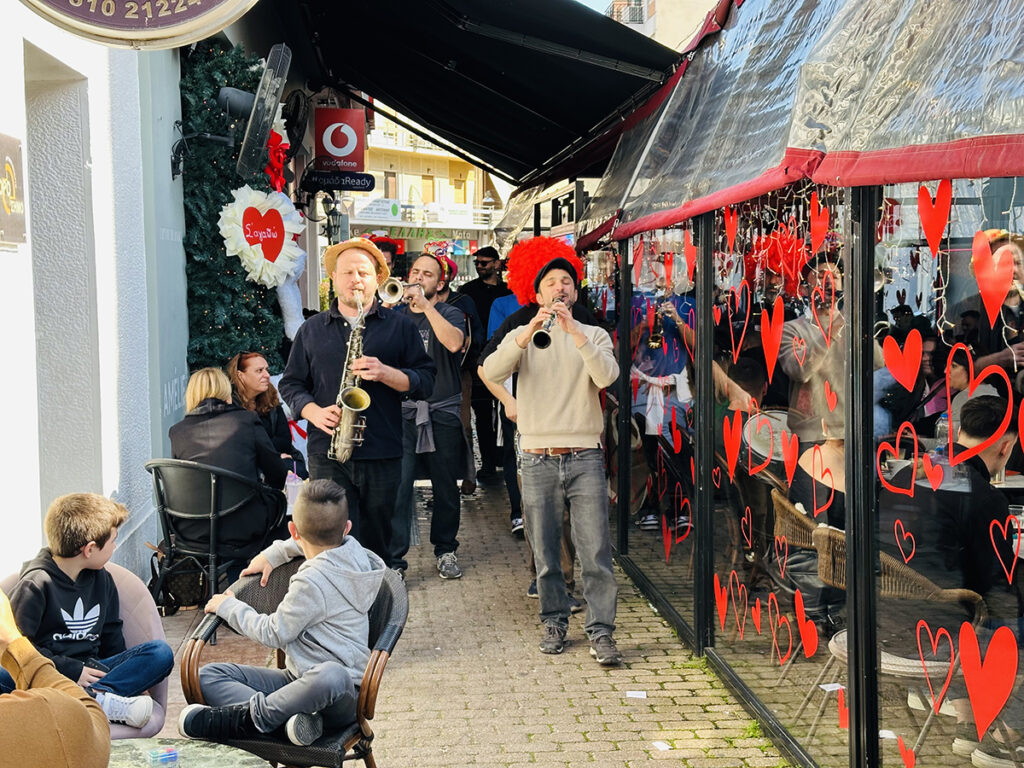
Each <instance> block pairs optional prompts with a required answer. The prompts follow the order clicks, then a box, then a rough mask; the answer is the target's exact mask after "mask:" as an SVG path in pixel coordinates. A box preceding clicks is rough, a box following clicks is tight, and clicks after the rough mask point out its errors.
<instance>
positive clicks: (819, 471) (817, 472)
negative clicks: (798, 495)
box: [811, 445, 836, 517]
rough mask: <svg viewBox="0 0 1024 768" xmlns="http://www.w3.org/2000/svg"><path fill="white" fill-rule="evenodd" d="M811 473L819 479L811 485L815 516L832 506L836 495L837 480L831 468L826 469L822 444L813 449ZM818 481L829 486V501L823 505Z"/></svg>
mask: <svg viewBox="0 0 1024 768" xmlns="http://www.w3.org/2000/svg"><path fill="white" fill-rule="evenodd" d="M811 475H812V476H813V477H814V479H815V480H817V481H818V482H817V483H814V484H813V485H812V486H811V489H812V490H811V496H812V497H813V498H812V503H813V504H814V516H815V517H817V516H818V515H820V514H821V513H822V512H824V511H825V510H826V509H828V508H829V507H831V506H832V499H834V498H835V495H836V487H835V486H836V481H835V477H834V476H833V475H832V470H831V469H825V459H824V458H823V457H822V455H821V446H820V445H816V446H814V447H813V448H812V449H811ZM826 476H828V480H829V481H828V482H827V483H826V482H825V477H826ZM818 483H821V484H822V485H826V486H828V501H826V502H825V503H824V505H822V506H820V507H819V506H818Z"/></svg>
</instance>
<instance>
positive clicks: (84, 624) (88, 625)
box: [53, 598, 100, 640]
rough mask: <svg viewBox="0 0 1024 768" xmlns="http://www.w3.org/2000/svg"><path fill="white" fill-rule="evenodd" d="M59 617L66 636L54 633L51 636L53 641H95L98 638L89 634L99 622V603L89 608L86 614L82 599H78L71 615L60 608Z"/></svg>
mask: <svg viewBox="0 0 1024 768" xmlns="http://www.w3.org/2000/svg"><path fill="white" fill-rule="evenodd" d="M60 615H61V617H62V618H63V619H64V624H65V625H66V626H67V628H68V634H66V635H62V634H60V633H57V632H55V633H54V635H53V639H54V640H95V639H97V638H98V637H99V635H92V634H90V633H89V631H90V630H91V629H92V628H93V627H95V626H96V622H98V621H99V620H100V606H99V603H97V604H96V605H94V606H93V607H92V608H90V609H89V612H88V613H86V612H85V606H84V605H83V604H82V598H78V602H77V603H75V612H74V613H73V614H69V613H68V612H67V611H65V610H64V609H63V608H61V609H60Z"/></svg>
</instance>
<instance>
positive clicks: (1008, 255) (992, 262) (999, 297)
mask: <svg viewBox="0 0 1024 768" xmlns="http://www.w3.org/2000/svg"><path fill="white" fill-rule="evenodd" d="M971 253H972V255H973V258H972V261H971V263H972V264H973V265H974V278H975V279H976V280H977V281H978V293H980V294H981V301H982V303H983V304H984V305H985V312H986V313H987V314H988V323H989V325H990V326H991V327H993V328H994V327H995V325H996V319H997V318H998V317H999V313H1000V310H1001V309H1002V306H1003V301H1004V300H1005V299H1006V294H1007V293H1009V291H1010V287H1011V286H1012V285H1013V250H1012V248H1011V247H1010V246H1006V245H1004V246H1003V247H1002V248H1000V249H999V250H997V251H996V252H995V253H992V248H991V247H990V246H989V243H988V237H987V236H986V235H985V233H984V232H975V233H974V242H973V243H972V244H971Z"/></svg>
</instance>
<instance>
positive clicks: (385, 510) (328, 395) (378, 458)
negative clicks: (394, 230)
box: [278, 237, 436, 562]
mask: <svg viewBox="0 0 1024 768" xmlns="http://www.w3.org/2000/svg"><path fill="white" fill-rule="evenodd" d="M324 269H325V271H326V272H327V274H328V275H330V277H331V281H332V282H333V284H334V292H335V294H336V298H335V299H333V300H332V301H331V305H330V307H329V308H328V309H327V310H325V311H324V312H320V313H319V314H317V315H314V316H313V317H311V318H309V319H308V320H306V322H305V323H303V324H302V326H301V327H300V328H299V330H298V333H296V335H295V341H294V343H293V344H292V350H291V354H290V355H289V356H288V364H287V365H286V366H285V370H284V375H283V376H282V377H281V383H280V386H279V387H278V389H279V391H280V393H281V396H282V397H283V398H284V400H285V402H287V403H288V406H289V407H290V408H291V410H292V413H297V414H301V416H302V418H304V419H307V420H308V421H309V425H310V429H309V437H308V443H307V452H308V454H309V476H310V478H311V479H313V480H319V479H321V478H329V479H331V480H334V481H335V482H336V483H338V484H339V485H341V487H342V488H344V489H345V493H346V496H347V498H348V506H349V518H350V519H351V520H352V535H353V536H355V537H356V539H357V540H358V541H359V542H360V543H361V544H362V545H363V546H364V547H366V548H367V549H370V550H372V551H373V552H375V553H376V554H378V555H379V556H380V557H381V558H382V559H384V561H385V562H387V560H388V559H389V558H390V554H391V513H392V511H393V510H394V507H395V495H396V493H397V490H398V482H397V481H398V476H399V474H400V472H401V462H402V400H403V399H405V398H406V397H411V398H413V399H426V398H427V397H429V396H430V393H431V392H432V391H433V388H434V377H435V375H436V368H435V366H434V363H433V361H432V360H431V359H430V357H429V355H427V353H426V350H425V349H424V348H423V342H422V341H421V340H420V336H419V333H418V332H417V331H416V327H415V325H413V323H412V322H411V321H410V320H409V319H408V318H405V317H402V316H401V315H400V314H398V313H396V312H394V311H393V310H390V309H386V308H385V307H383V306H382V305H381V304H380V301H379V299H378V297H377V288H378V287H379V286H380V285H381V284H382V283H384V281H386V280H387V279H388V277H389V275H390V270H389V269H388V266H387V262H386V261H385V259H384V255H383V254H382V253H381V252H380V250H379V249H378V248H377V246H376V245H374V244H373V243H372V242H370V241H369V240H367V239H365V238H361V237H355V238H352V239H350V240H346V241H345V242H342V243H338V244H336V245H332V246H330V247H328V248H327V250H326V251H325V252H324ZM360 310H362V313H363V323H362V326H361V327H362V331H361V339H360V340H359V342H361V344H362V355H361V356H359V357H356V358H354V359H353V360H352V361H351V368H352V370H351V371H349V372H348V374H349V375H351V376H355V377H358V379H359V380H360V381H359V386H360V387H362V388H363V389H364V390H365V391H366V393H367V394H368V395H369V400H370V403H369V406H368V407H367V408H366V410H364V411H362V412H361V414H360V415H361V416H362V417H364V418H365V429H364V430H363V433H362V436H363V441H362V443H361V444H359V445H357V446H356V447H355V448H354V450H353V451H352V454H351V457H350V458H348V459H347V460H346V461H343V462H339V461H336V460H335V459H332V458H330V457H329V456H328V453H329V451H330V447H331V438H332V435H333V433H334V430H335V428H337V427H338V424H339V422H341V415H342V413H341V408H340V407H339V406H338V405H337V404H336V403H337V400H338V394H339V390H340V389H341V385H342V378H343V376H345V375H346V371H345V365H346V358H347V357H348V354H347V353H348V350H349V343H350V342H351V341H352V338H353V335H354V333H353V329H354V328H355V327H356V324H357V320H358V318H359V316H360Z"/></svg>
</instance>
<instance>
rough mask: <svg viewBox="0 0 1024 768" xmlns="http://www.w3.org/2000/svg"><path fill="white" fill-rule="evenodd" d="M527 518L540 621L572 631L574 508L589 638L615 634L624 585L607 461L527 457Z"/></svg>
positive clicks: (588, 455) (589, 452)
mask: <svg viewBox="0 0 1024 768" xmlns="http://www.w3.org/2000/svg"><path fill="white" fill-rule="evenodd" d="M520 468H521V470H522V476H523V513H524V515H525V519H526V528H527V530H528V531H530V539H531V543H532V545H533V558H534V560H535V562H536V564H537V592H538V594H539V596H540V619H541V621H542V622H543V623H545V624H556V625H558V626H560V627H568V626H569V593H568V592H567V591H566V588H565V577H564V575H563V574H562V566H561V554H562V518H563V513H564V508H565V507H566V506H568V507H569V510H570V514H569V518H570V526H571V528H572V540H573V542H575V544H576V555H577V557H578V558H579V561H580V567H581V571H582V576H583V597H584V599H585V600H586V601H587V623H586V631H587V636H588V637H590V639H591V640H593V639H594V638H596V637H600V636H601V635H610V634H612V632H614V631H615V601H616V598H617V596H618V585H617V584H616V583H615V574H614V573H613V572H612V548H611V541H610V538H609V533H608V483H607V480H606V478H605V473H604V456H603V453H602V452H601V450H600V449H599V448H588V449H583V450H579V451H574V452H573V453H566V454H562V455H560V456H545V455H542V454H535V453H527V452H525V451H524V452H522V453H521V454H520Z"/></svg>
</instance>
